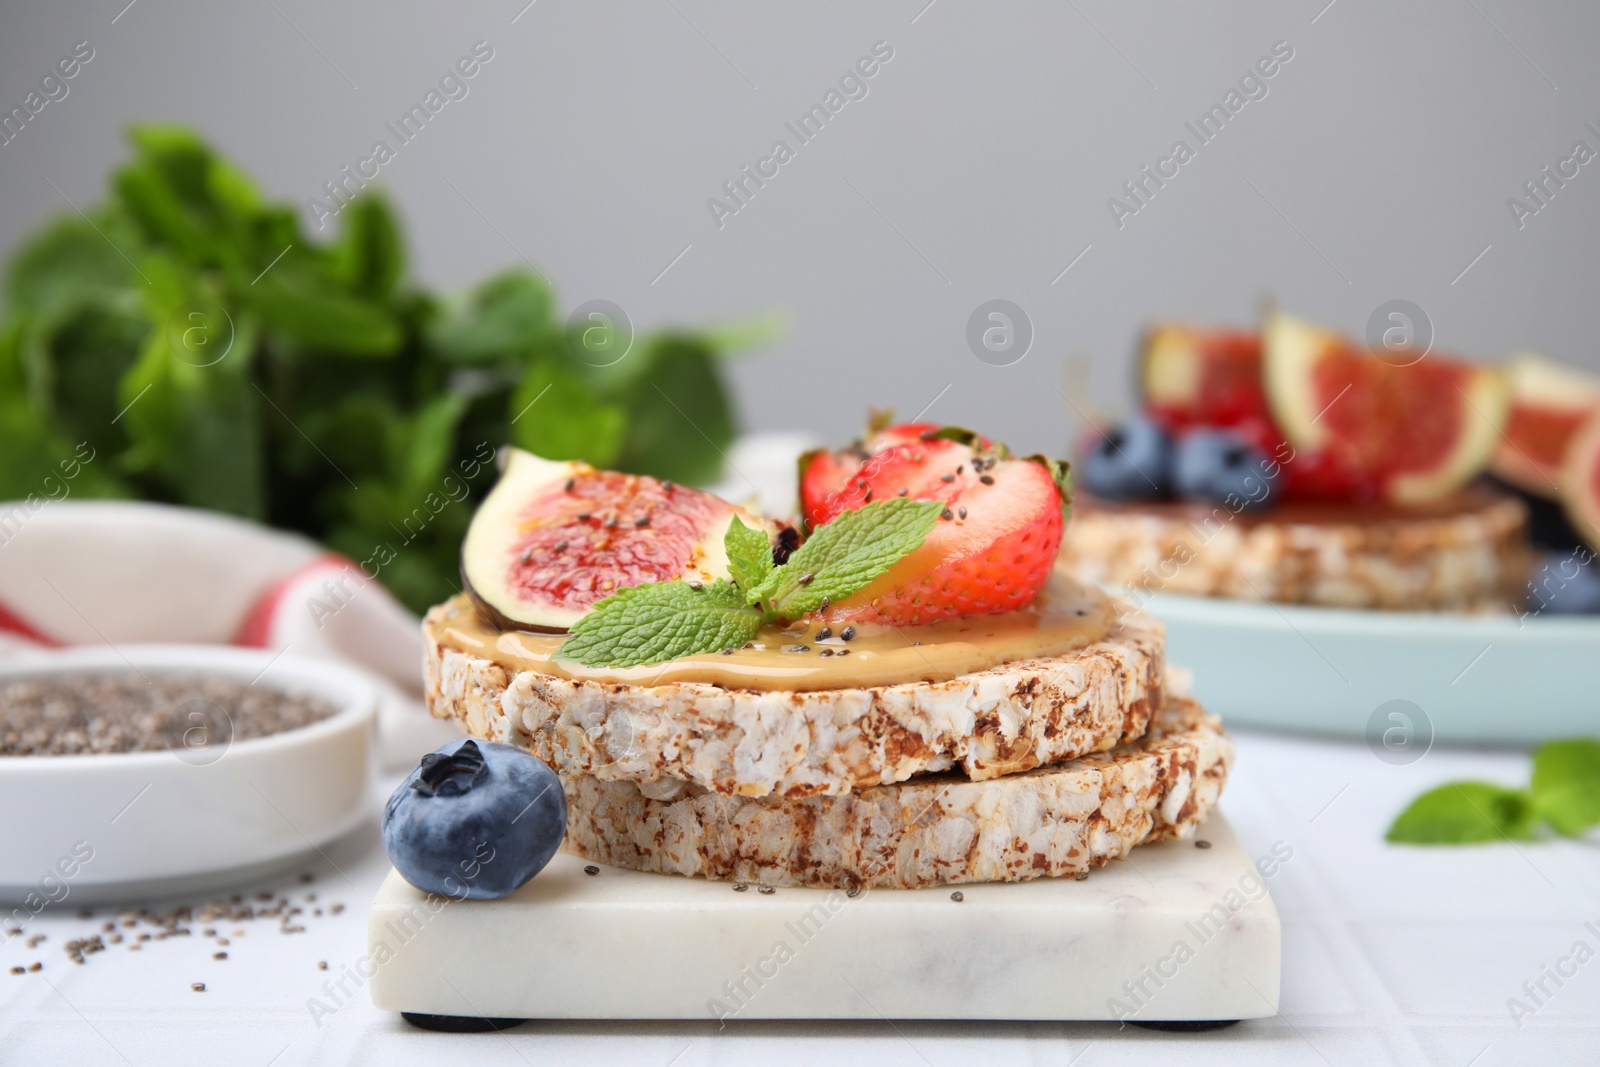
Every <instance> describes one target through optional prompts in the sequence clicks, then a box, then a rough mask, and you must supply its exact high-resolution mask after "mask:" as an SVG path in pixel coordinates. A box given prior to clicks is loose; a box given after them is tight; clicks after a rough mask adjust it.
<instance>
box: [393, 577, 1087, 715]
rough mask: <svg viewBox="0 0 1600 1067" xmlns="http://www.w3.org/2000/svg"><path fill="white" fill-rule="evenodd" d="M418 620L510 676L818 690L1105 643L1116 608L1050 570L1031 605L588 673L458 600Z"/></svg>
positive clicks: (837, 628)
mask: <svg viewBox="0 0 1600 1067" xmlns="http://www.w3.org/2000/svg"><path fill="white" fill-rule="evenodd" d="M442 607H443V610H442V611H439V612H436V613H435V614H432V615H430V616H429V618H428V620H427V621H426V622H425V623H424V626H426V627H427V628H428V630H429V637H430V638H431V639H432V640H433V641H436V642H437V643H438V644H439V645H441V646H443V647H446V648H452V649H455V650H457V651H460V652H466V653H469V654H471V655H475V656H481V657H482V658H484V659H487V660H491V661H493V662H494V663H496V664H498V665H499V666H501V667H503V668H505V669H506V670H508V671H537V672H540V673H543V674H550V675H555V676H557V677H561V678H572V679H581V680H588V681H599V682H615V683H623V684H627V685H646V686H649V685H663V684H666V683H668V682H701V683H707V684H710V685H717V686H721V687H723V688H725V689H760V690H787V691H796V690H818V689H850V688H866V687H872V686H883V685H898V684H902V683H910V682H922V681H928V682H933V681H944V680H947V679H950V678H954V677H956V676H959V675H963V674H970V673H972V672H974V671H981V670H986V669H988V668H990V667H995V666H998V665H1000V664H1002V663H1010V662H1014V661H1018V660H1030V659H1041V658H1045V657H1055V656H1063V655H1066V654H1067V653H1070V652H1073V651H1075V650H1077V649H1081V648H1084V647H1086V646H1088V645H1091V644H1093V643H1095V642H1096V641H1099V640H1101V639H1103V638H1104V637H1105V636H1106V634H1107V632H1108V631H1109V630H1110V628H1111V626H1112V624H1113V622H1114V621H1115V613H1116V612H1115V606H1114V605H1113V603H1112V602H1111V600H1110V599H1109V598H1108V597H1107V596H1106V595H1105V594H1104V593H1101V592H1100V591H1099V590H1098V589H1095V588H1093V587H1092V586H1088V585H1083V584H1080V583H1078V582H1075V581H1073V580H1072V579H1070V578H1068V577H1066V576H1065V575H1064V574H1062V573H1060V572H1057V573H1056V574H1055V575H1054V576H1053V577H1052V578H1051V579H1050V581H1049V583H1048V584H1047V585H1046V586H1045V588H1044V590H1043V591H1042V592H1041V593H1040V594H1039V597H1038V598H1037V599H1036V600H1035V601H1034V603H1033V604H1032V605H1030V606H1029V607H1028V608H1025V609H1023V610H1021V611H1014V612H1009V613H1007V614H1004V615H971V616H965V617H963V618H959V619H946V620H942V621H940V622H934V623H928V624H926V625H922V626H914V627H890V626H876V625H871V624H860V625H855V626H849V627H846V626H842V625H830V624H828V623H827V622H826V620H820V621H817V620H814V621H809V622H797V623H792V624H789V625H788V626H785V627H782V628H773V629H769V630H765V631H763V632H762V633H761V634H760V635H758V636H757V638H756V640H755V641H753V642H752V643H751V644H750V645H748V646H746V647H744V648H738V649H733V650H731V651H729V652H723V653H704V654H700V655H693V656H685V657H683V658H681V659H675V660H671V661H669V662H667V663H657V664H652V665H650V666H646V667H627V668H616V669H612V668H596V667H584V666H581V665H579V664H577V663H572V662H569V661H563V660H560V659H557V658H556V653H557V650H558V649H560V647H561V643H562V641H564V640H565V639H566V638H565V635H562V634H541V633H529V632H525V631H517V630H507V631H501V630H498V629H496V628H495V627H494V626H493V625H492V624H490V623H489V622H487V621H485V620H484V619H483V618H482V617H481V616H480V615H479V614H478V612H477V610H476V609H475V608H474V607H473V605H472V602H471V601H470V600H469V599H467V597H465V596H458V597H456V598H454V599H453V600H451V601H449V602H448V603H447V604H445V605H443V606H442Z"/></svg>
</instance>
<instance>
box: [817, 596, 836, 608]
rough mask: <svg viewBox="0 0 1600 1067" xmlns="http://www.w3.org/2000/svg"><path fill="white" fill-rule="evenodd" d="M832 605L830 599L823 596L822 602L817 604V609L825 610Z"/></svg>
mask: <svg viewBox="0 0 1600 1067" xmlns="http://www.w3.org/2000/svg"><path fill="white" fill-rule="evenodd" d="M832 606H833V601H832V600H831V599H829V598H828V597H823V598H822V603H820V604H818V605H817V610H818V611H827V610H828V609H829V608H830V607H832Z"/></svg>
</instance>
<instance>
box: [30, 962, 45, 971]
mask: <svg viewBox="0 0 1600 1067" xmlns="http://www.w3.org/2000/svg"><path fill="white" fill-rule="evenodd" d="M28 970H30V971H42V970H44V964H42V963H40V962H39V961H38V960H34V961H33V962H32V963H30V964H28Z"/></svg>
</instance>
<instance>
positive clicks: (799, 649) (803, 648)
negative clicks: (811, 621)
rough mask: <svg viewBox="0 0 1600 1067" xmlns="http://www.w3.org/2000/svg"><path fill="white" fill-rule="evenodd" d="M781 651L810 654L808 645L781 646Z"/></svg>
mask: <svg viewBox="0 0 1600 1067" xmlns="http://www.w3.org/2000/svg"><path fill="white" fill-rule="evenodd" d="M783 650H784V651H785V652H810V651H811V646H810V645H784V646H783Z"/></svg>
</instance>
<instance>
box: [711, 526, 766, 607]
mask: <svg viewBox="0 0 1600 1067" xmlns="http://www.w3.org/2000/svg"><path fill="white" fill-rule="evenodd" d="M722 546H723V549H724V550H725V551H726V552H727V554H728V572H729V573H730V574H732V575H733V581H734V584H736V585H737V586H738V587H739V588H740V589H741V590H743V591H744V594H745V600H746V601H748V602H750V603H754V602H755V599H756V597H755V595H754V593H755V590H756V589H758V588H759V587H760V586H761V583H762V582H764V581H766V579H767V575H769V574H771V573H772V567H773V563H772V543H771V542H770V541H768V540H767V535H766V534H764V533H762V532H761V531H760V530H752V529H751V528H750V527H748V526H746V525H745V524H744V523H742V522H740V521H739V517H738V516H737V515H735V516H734V517H733V524H732V525H730V526H729V527H728V532H727V534H725V535H724V536H723V538H722Z"/></svg>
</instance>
